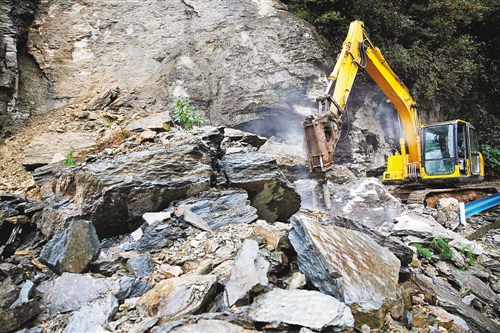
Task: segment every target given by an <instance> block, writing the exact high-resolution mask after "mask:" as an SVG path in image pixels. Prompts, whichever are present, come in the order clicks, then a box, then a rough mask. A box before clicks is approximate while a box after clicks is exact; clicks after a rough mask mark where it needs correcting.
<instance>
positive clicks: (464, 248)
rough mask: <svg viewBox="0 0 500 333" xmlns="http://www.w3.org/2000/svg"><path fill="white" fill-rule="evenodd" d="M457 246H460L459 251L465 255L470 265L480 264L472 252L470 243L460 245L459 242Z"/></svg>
mask: <svg viewBox="0 0 500 333" xmlns="http://www.w3.org/2000/svg"><path fill="white" fill-rule="evenodd" d="M459 247H461V249H460V253H461V254H463V255H466V256H467V258H468V259H469V263H470V264H471V266H474V265H478V266H481V265H480V264H479V262H477V260H476V256H475V255H474V253H473V252H472V246H471V245H463V246H462V245H461V244H459Z"/></svg>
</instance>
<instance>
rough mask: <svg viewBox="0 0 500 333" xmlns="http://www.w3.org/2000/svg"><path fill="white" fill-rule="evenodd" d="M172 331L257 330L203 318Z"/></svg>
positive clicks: (233, 332) (234, 332)
mask: <svg viewBox="0 0 500 333" xmlns="http://www.w3.org/2000/svg"><path fill="white" fill-rule="evenodd" d="M171 332H172V333H200V332H203V333H221V332H224V333H255V332H257V331H255V330H248V329H245V328H243V327H240V326H238V325H235V324H231V323H228V322H227V321H223V320H205V319H202V320H200V321H198V322H197V323H195V324H192V325H185V326H181V327H177V328H175V329H174V330H173V331H171Z"/></svg>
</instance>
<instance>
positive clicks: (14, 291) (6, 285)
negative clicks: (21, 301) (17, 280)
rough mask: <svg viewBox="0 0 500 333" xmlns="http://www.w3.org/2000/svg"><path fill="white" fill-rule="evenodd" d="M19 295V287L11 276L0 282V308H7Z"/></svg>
mask: <svg viewBox="0 0 500 333" xmlns="http://www.w3.org/2000/svg"><path fill="white" fill-rule="evenodd" d="M18 295H19V288H18V287H17V286H16V285H15V284H14V283H12V280H11V278H10V277H7V278H6V279H5V280H3V281H2V282H0V309H7V308H8V307H10V306H11V305H12V303H14V302H15V301H16V299H17V297H18Z"/></svg>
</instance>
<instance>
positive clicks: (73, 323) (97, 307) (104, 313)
mask: <svg viewBox="0 0 500 333" xmlns="http://www.w3.org/2000/svg"><path fill="white" fill-rule="evenodd" d="M117 311H118V301H117V299H116V298H115V297H114V296H113V295H111V294H107V295H103V296H101V297H98V298H96V299H94V300H93V301H92V302H90V303H89V304H87V305H84V306H82V307H81V308H80V309H79V310H77V311H75V312H74V313H73V314H72V315H71V318H70V319H69V322H68V326H66V329H65V330H64V332H65V333H81V332H91V331H92V328H94V327H95V326H101V325H103V324H106V323H108V322H109V321H110V319H111V318H112V317H113V316H114V315H115V313H116V312H117Z"/></svg>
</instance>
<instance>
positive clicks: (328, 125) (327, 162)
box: [302, 113, 340, 173]
mask: <svg viewBox="0 0 500 333" xmlns="http://www.w3.org/2000/svg"><path fill="white" fill-rule="evenodd" d="M302 131H303V133H304V140H305V147H306V152H307V161H308V164H309V172H313V171H315V172H323V173H324V172H326V171H328V170H330V169H331V168H332V166H333V153H334V150H335V146H336V145H337V142H338V141H339V131H340V126H339V124H338V123H337V121H335V118H334V116H333V115H332V114H331V113H328V114H324V115H320V116H316V117H314V116H312V115H311V116H308V117H307V118H306V120H305V121H303V122H302Z"/></svg>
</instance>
